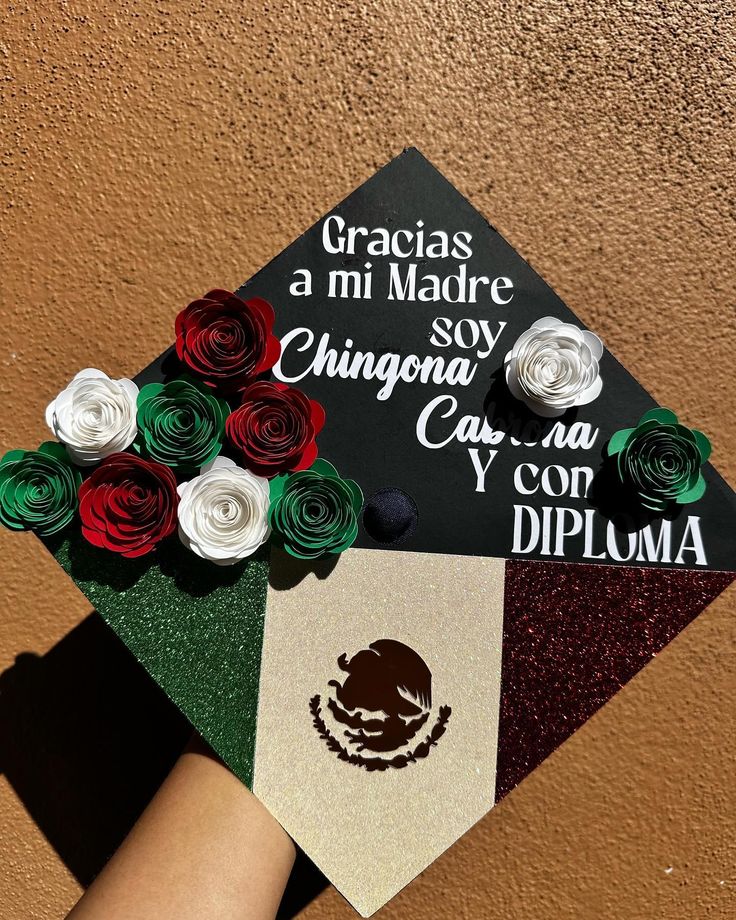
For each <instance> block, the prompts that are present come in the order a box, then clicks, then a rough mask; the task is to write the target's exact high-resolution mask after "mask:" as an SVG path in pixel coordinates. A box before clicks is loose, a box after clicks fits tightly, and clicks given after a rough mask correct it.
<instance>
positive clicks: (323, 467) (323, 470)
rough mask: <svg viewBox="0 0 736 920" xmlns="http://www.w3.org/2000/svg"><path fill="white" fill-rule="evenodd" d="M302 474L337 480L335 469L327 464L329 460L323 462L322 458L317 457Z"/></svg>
mask: <svg viewBox="0 0 736 920" xmlns="http://www.w3.org/2000/svg"><path fill="white" fill-rule="evenodd" d="M304 472H307V473H319V475H320V476H327V477H328V478H329V479H337V478H339V477H338V473H337V470H336V469H335V467H334V466H333V465H332V464H331V463H330V462H329V460H325V459H324V458H323V457H318V458H317V459H316V460H315V461H314V463H313V464H312V465H311V466H310V467H309V469H308V470H305V471H304ZM295 475H297V474H295Z"/></svg>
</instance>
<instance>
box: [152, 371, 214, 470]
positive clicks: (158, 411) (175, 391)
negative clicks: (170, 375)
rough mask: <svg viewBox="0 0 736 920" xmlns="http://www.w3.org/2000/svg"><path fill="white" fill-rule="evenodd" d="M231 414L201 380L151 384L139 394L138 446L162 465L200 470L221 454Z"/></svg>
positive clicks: (181, 379)
mask: <svg viewBox="0 0 736 920" xmlns="http://www.w3.org/2000/svg"><path fill="white" fill-rule="evenodd" d="M228 411H229V407H228V405H227V403H226V402H225V400H224V399H220V398H219V397H217V396H215V394H214V393H213V392H212V390H209V389H207V387H205V386H204V384H202V383H199V382H198V381H194V380H189V379H187V378H185V377H182V378H179V379H177V380H170V381H169V382H168V383H149V384H147V385H146V386H144V387H143V389H142V390H141V391H140V393H139V394H138V439H137V441H136V443H135V447H136V449H137V450H138V451H139V452H140V453H141V454H143V455H144V456H146V457H150V458H151V459H152V460H158V461H159V463H165V464H166V465H167V466H173V467H177V468H181V469H192V470H196V469H198V468H199V467H201V466H204V465H205V464H206V463H209V462H210V460H213V459H214V458H215V457H216V456H217V455H218V454H219V453H220V450H221V449H222V442H223V438H224V436H225V420H226V418H227V415H228Z"/></svg>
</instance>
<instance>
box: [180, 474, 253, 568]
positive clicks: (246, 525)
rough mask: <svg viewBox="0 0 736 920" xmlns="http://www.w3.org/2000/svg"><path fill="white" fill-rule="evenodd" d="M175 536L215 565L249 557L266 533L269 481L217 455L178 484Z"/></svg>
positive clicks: (231, 563)
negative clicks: (190, 477)
mask: <svg viewBox="0 0 736 920" xmlns="http://www.w3.org/2000/svg"><path fill="white" fill-rule="evenodd" d="M179 498H180V501H179V537H180V539H181V541H182V543H184V545H185V546H188V547H189V549H191V550H192V551H193V552H195V553H196V554H197V555H198V556H201V557H202V558H203V559H209V560H210V561H211V562H214V563H216V564H217V565H233V564H234V563H236V562H239V561H240V560H241V559H245V557H246V556H251V555H252V554H253V553H254V552H255V551H256V550H257V549H258V547H259V546H261V545H262V544H263V543H264V542H265V541H266V540H267V539H268V537H269V535H270V532H271V531H270V528H269V526H268V505H269V490H268V480H267V479H263V478H262V477H260V476H254V475H253V473H251V472H249V471H248V470H243V469H241V468H240V467H239V466H236V464H235V462H234V461H233V460H230V459H228V458H227V457H216V458H215V459H214V460H213V461H212V463H210V464H209V465H208V466H205V467H204V468H203V469H202V472H201V473H200V475H199V476H196V477H195V478H194V479H191V480H190V481H189V482H184V483H182V484H181V485H180V486H179Z"/></svg>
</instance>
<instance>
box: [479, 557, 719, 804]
mask: <svg viewBox="0 0 736 920" xmlns="http://www.w3.org/2000/svg"><path fill="white" fill-rule="evenodd" d="M734 579H736V572H706V571H694V570H690V569H688V570H686V571H675V570H673V569H652V568H629V567H622V566H609V565H581V564H578V563H575V564H570V563H560V562H527V561H520V560H508V561H507V562H506V594H505V597H506V600H505V604H504V631H503V666H502V677H501V717H500V725H499V750H498V767H497V777H496V801H498V800H499V799H502V798H503V797H504V796H505V795H506V793H507V792H510V791H511V790H512V789H513V788H514V786H516V785H517V784H518V783H519V782H521V780H522V779H523V778H524V777H525V776H526V775H527V774H528V773H531V771H532V770H534V769H535V768H536V767H538V766H539V764H540V763H541V762H542V761H543V760H544V759H545V758H546V757H547V756H548V755H549V754H551V753H552V751H554V750H555V748H557V747H558V746H559V745H560V744H562V742H563V741H565V739H566V738H568V737H569V736H570V735H571V734H572V733H573V732H574V731H576V729H578V728H579V727H580V726H581V725H582V724H583V722H585V721H586V719H589V718H590V716H592V715H593V713H594V712H595V711H596V710H597V709H599V708H600V707H601V706H602V705H603V704H604V703H605V702H607V701H608V700H609V699H610V698H611V697H612V696H613V695H614V693H616V692H617V691H618V690H620V689H621V687H623V685H624V684H625V683H626V682H627V681H629V680H631V678H632V677H633V676H634V675H635V674H636V673H637V672H638V671H639V670H640V669H641V668H643V667H644V665H645V664H647V662H648V661H651V659H652V658H653V657H654V656H655V655H656V654H657V652H659V651H660V650H661V649H662V648H663V647H664V646H665V645H667V643H668V642H669V641H670V640H671V639H673V638H674V637H675V636H676V635H677V634H678V633H679V632H680V630H682V629H684V627H685V626H687V624H688V623H689V622H690V621H691V620H692V619H694V618H695V617H696V616H697V615H698V614H699V613H700V612H701V611H702V610H703V608H704V607H706V606H707V605H708V604H710V602H711V601H712V600H713V599H714V598H715V597H717V595H718V594H720V593H721V591H723V590H724V589H725V588H726V587H728V585H729V584H731V582H732V581H733V580H734Z"/></svg>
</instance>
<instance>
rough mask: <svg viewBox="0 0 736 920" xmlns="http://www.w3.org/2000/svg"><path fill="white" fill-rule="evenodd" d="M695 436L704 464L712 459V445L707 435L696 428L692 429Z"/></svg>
mask: <svg viewBox="0 0 736 920" xmlns="http://www.w3.org/2000/svg"><path fill="white" fill-rule="evenodd" d="M692 433H693V436H694V438H695V443H696V444H697V445H698V450H699V451H700V459H701V461H702V462H703V463H705V461H706V460H707V459H708V457H710V454H711V450H712V449H713V448H712V445H711V443H710V439H709V438H708V436H707V435H705V434H703V432H702V431H698V430H697V429H696V428H693V429H692Z"/></svg>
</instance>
